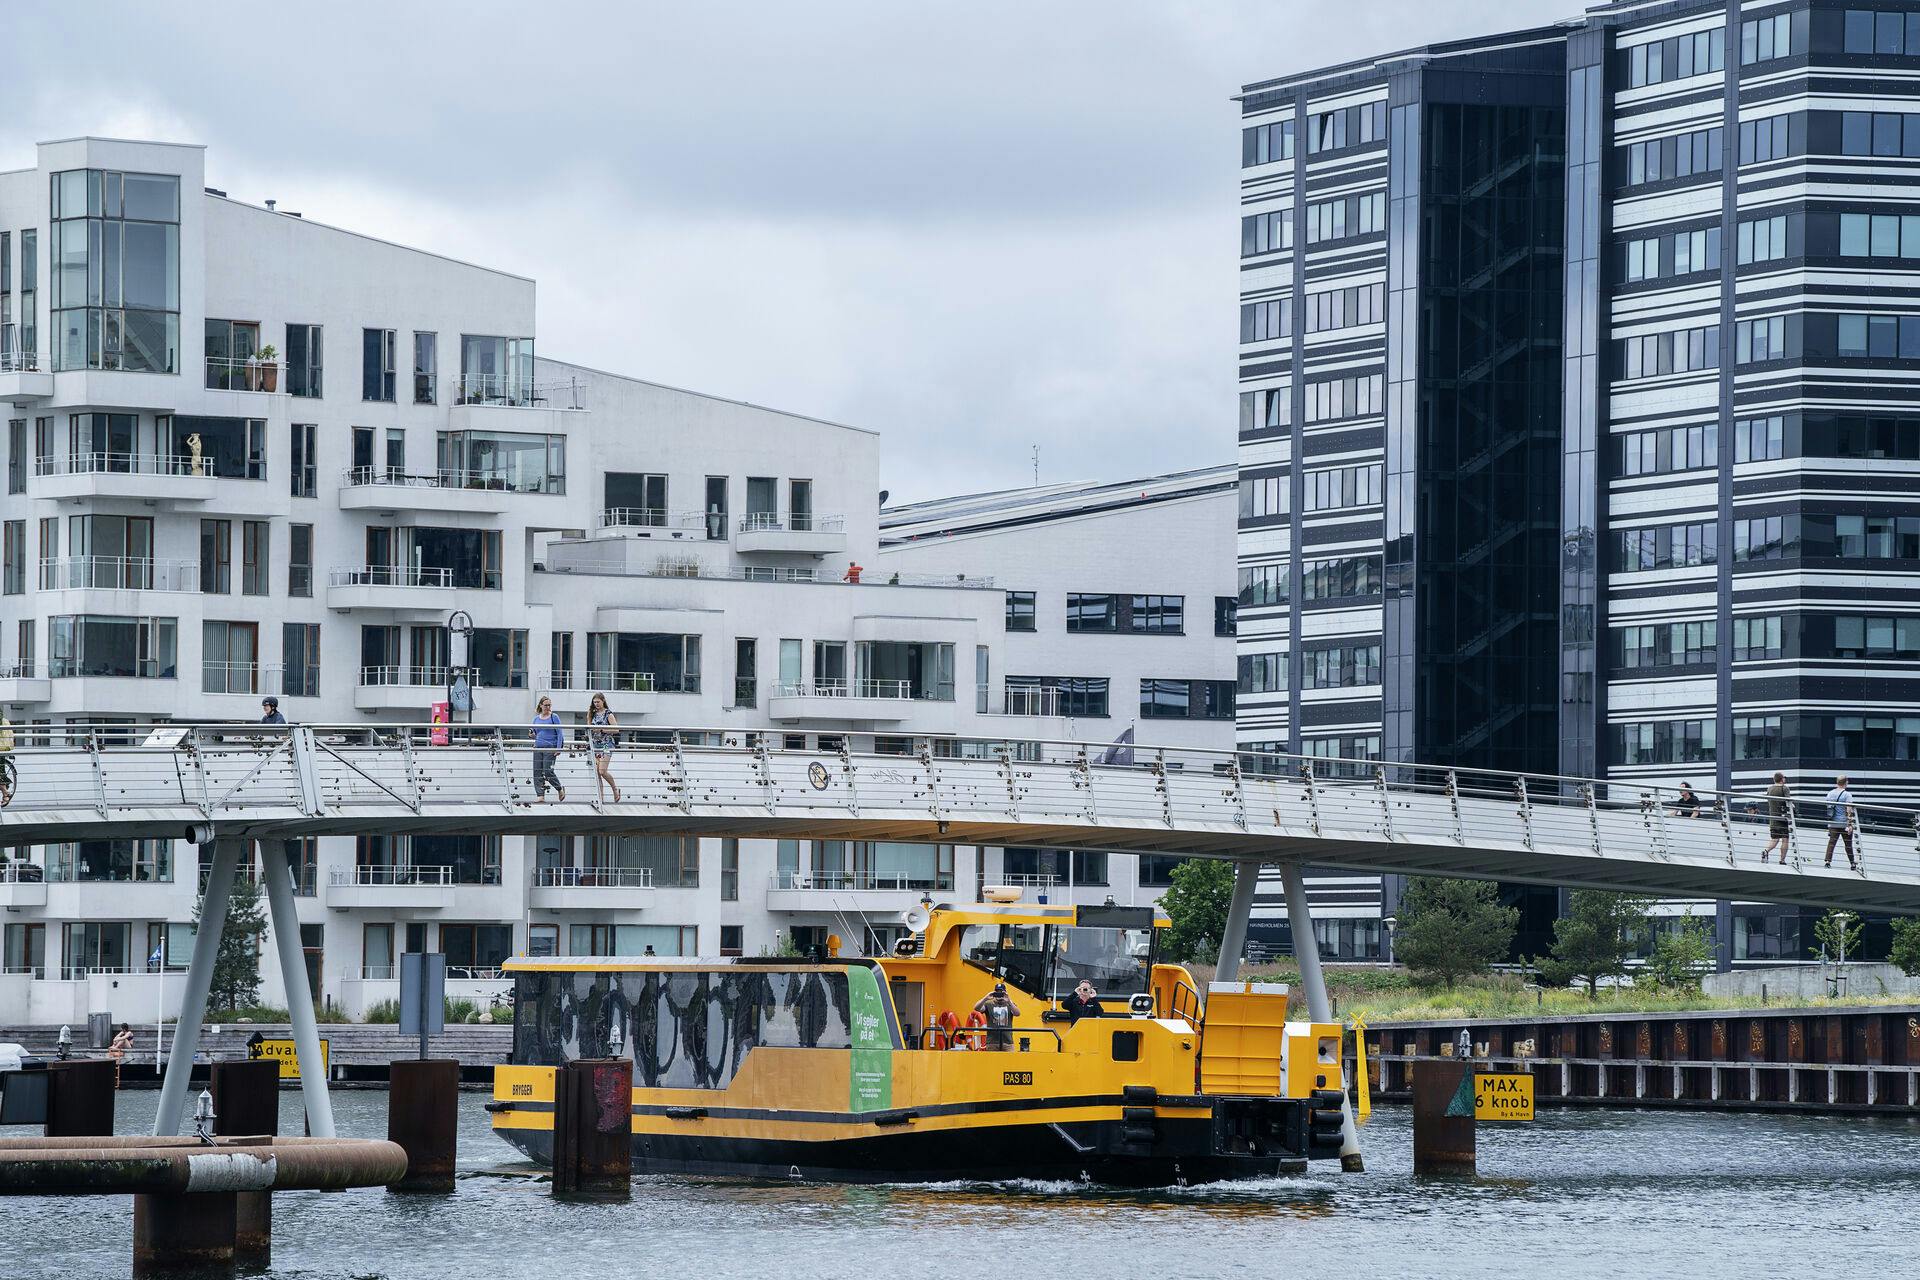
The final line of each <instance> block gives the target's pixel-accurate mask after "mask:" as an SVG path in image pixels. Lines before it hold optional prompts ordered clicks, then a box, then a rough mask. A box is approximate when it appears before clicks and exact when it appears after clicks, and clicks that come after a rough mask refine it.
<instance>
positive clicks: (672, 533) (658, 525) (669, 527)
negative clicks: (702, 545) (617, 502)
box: [600, 507, 726, 577]
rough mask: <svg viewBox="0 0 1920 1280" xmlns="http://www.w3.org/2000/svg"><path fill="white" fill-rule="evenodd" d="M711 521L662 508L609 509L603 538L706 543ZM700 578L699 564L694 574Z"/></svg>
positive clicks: (718, 519) (602, 522)
mask: <svg viewBox="0 0 1920 1280" xmlns="http://www.w3.org/2000/svg"><path fill="white" fill-rule="evenodd" d="M713 520H714V521H715V522H717V523H718V524H719V527H720V528H721V529H724V528H725V527H726V526H725V518H724V517H722V516H714V517H713ZM707 523H708V520H707V517H706V516H704V515H702V514H701V513H700V512H698V511H672V512H669V511H666V510H663V509H661V508H659V507H606V508H603V509H602V510H601V512H600V534H601V536H603V537H625V538H663V539H677V540H679V541H682V542H705V541H709V540H710V539H709V538H708V536H707V533H708V530H707ZM697 574H698V566H697V564H696V566H695V571H694V573H691V574H688V575H686V576H688V577H693V576H697Z"/></svg>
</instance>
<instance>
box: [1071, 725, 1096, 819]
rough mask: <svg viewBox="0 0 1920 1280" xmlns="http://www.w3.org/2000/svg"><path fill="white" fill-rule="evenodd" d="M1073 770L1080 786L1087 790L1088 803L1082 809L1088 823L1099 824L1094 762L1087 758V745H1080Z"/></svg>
mask: <svg viewBox="0 0 1920 1280" xmlns="http://www.w3.org/2000/svg"><path fill="white" fill-rule="evenodd" d="M1073 769H1074V773H1075V775H1076V776H1077V777H1078V778H1079V779H1080V785H1081V786H1082V787H1083V788H1085V790H1086V801H1085V803H1084V804H1083V805H1082V806H1081V808H1082V809H1083V810H1084V811H1085V812H1086V815H1087V821H1088V822H1098V821H1099V820H1100V814H1099V809H1098V807H1097V806H1096V804H1095V802H1094V797H1093V761H1092V760H1090V759H1088V758H1087V744H1086V743H1084V742H1083V743H1081V744H1080V748H1079V751H1078V752H1077V754H1076V758H1075V759H1074V762H1073Z"/></svg>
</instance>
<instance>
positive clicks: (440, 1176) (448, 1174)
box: [387, 1058, 460, 1192]
mask: <svg viewBox="0 0 1920 1280" xmlns="http://www.w3.org/2000/svg"><path fill="white" fill-rule="evenodd" d="M459 1131H460V1063H459V1061H458V1060H457V1059H454V1058H401V1059H397V1060H395V1061H394V1062H393V1064H392V1065H391V1066H390V1067H389V1068H388V1074H387V1141H389V1142H395V1143H398V1144H399V1145H400V1146H401V1147H402V1148H403V1149H404V1150H405V1151H406V1153H407V1176H406V1177H404V1178H402V1179H401V1180H400V1181H398V1182H396V1183H394V1184H393V1186H391V1187H389V1188H388V1190H390V1191H433V1192H448V1191H452V1190H453V1170H454V1154H455V1148H456V1146H457V1142H458V1135H459Z"/></svg>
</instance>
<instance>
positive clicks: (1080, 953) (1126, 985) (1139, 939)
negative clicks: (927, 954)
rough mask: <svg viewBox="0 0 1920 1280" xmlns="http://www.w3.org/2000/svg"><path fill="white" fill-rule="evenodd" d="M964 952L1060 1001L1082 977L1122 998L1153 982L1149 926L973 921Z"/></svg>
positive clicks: (972, 960)
mask: <svg viewBox="0 0 1920 1280" xmlns="http://www.w3.org/2000/svg"><path fill="white" fill-rule="evenodd" d="M960 954H961V955H962V956H963V957H965V959H966V960H967V962H968V963H969V964H973V965H977V966H979V967H980V968H982V969H986V970H988V971H990V972H991V973H992V974H993V975H994V976H995V977H997V978H1000V979H1001V980H1003V981H1005V982H1006V983H1008V984H1009V985H1011V986H1014V987H1018V988H1019V989H1020V990H1022V991H1024V992H1026V993H1027V994H1028V995H1032V996H1038V997H1039V998H1041V999H1043V1000H1058V999H1060V998H1061V997H1063V996H1065V995H1066V994H1067V993H1068V992H1069V991H1072V990H1073V989H1074V988H1075V987H1076V986H1078V985H1079V984H1080V980H1081V979H1082V978H1085V979H1086V980H1087V981H1089V982H1091V983H1093V986H1094V990H1096V991H1098V992H1099V993H1100V994H1101V995H1103V996H1113V997H1120V998H1122V999H1124V998H1125V997H1127V996H1131V995H1135V994H1138V993H1139V992H1142V991H1146V990H1148V989H1149V988H1150V987H1151V985H1152V976H1153V930H1152V929H1151V928H1147V929H1102V928H1086V927H1066V926H1055V925H1045V926H1041V925H994V924H972V925H968V926H966V928H965V929H963V930H962V931H961V934H960Z"/></svg>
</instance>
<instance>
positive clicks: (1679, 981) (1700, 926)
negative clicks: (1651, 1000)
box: [1645, 916, 1713, 991]
mask: <svg viewBox="0 0 1920 1280" xmlns="http://www.w3.org/2000/svg"><path fill="white" fill-rule="evenodd" d="M1712 969H1713V933H1712V931H1711V930H1709V929H1708V928H1707V922H1706V920H1704V919H1703V918H1701V917H1699V916H1684V917H1682V918H1681V920H1680V927H1679V928H1678V929H1674V930H1671V931H1668V932H1664V933H1662V934H1661V935H1660V936H1659V937H1658V938H1656V939H1655V940H1654V943H1653V954H1652V955H1650V956H1648V957H1647V966H1646V969H1645V974H1646V978H1647V981H1648V982H1649V983H1651V984H1652V985H1653V986H1655V987H1658V988H1659V989H1660V990H1662V991H1698V990H1700V980H1701V979H1702V978H1704V977H1705V976H1706V975H1707V974H1708V973H1709V972H1710V971H1711V970H1712Z"/></svg>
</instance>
